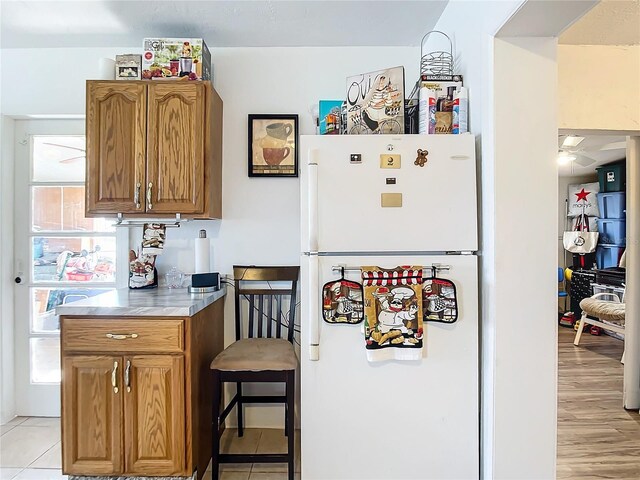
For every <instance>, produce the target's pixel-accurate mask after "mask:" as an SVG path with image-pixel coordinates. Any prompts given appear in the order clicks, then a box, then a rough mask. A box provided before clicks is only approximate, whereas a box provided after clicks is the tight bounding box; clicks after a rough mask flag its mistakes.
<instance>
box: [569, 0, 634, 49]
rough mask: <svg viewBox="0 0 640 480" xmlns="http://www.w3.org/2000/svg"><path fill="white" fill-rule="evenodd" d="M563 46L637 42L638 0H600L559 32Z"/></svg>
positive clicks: (631, 43)
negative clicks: (582, 15)
mask: <svg viewBox="0 0 640 480" xmlns="http://www.w3.org/2000/svg"><path fill="white" fill-rule="evenodd" d="M559 43H561V44H567V45H640V0H602V1H601V2H600V3H599V4H598V5H596V6H595V7H593V9H591V10H590V11H589V12H587V13H586V14H585V15H584V17H582V18H581V19H580V20H578V21H577V22H576V23H574V24H573V25H572V26H571V27H569V28H568V29H566V30H565V31H564V32H563V33H562V35H560V38H559Z"/></svg>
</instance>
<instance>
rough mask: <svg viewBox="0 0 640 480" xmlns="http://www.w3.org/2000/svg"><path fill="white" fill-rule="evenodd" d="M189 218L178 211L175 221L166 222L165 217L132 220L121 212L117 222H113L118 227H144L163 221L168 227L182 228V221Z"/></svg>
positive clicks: (186, 220)
mask: <svg viewBox="0 0 640 480" xmlns="http://www.w3.org/2000/svg"><path fill="white" fill-rule="evenodd" d="M188 221H189V219H188V218H182V217H181V216H180V214H179V213H176V218H175V220H174V221H173V223H165V222H166V220H165V219H159V220H158V219H156V220H137V221H131V220H125V219H124V217H123V215H122V214H121V213H119V214H118V219H117V220H116V223H114V224H113V226H114V227H116V228H118V227H127V228H129V227H142V226H144V225H146V224H147V223H162V224H164V226H165V227H166V228H180V224H181V223H182V222H188Z"/></svg>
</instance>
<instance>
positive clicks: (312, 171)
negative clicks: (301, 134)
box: [307, 148, 318, 252]
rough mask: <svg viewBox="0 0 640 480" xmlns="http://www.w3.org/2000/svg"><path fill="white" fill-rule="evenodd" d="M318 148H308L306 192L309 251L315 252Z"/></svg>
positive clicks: (316, 236)
mask: <svg viewBox="0 0 640 480" xmlns="http://www.w3.org/2000/svg"><path fill="white" fill-rule="evenodd" d="M317 158H318V149H317V148H310V149H309V188H308V191H307V194H308V195H309V198H308V203H307V204H308V206H309V212H308V213H309V215H308V221H309V225H308V226H307V227H308V232H309V245H307V247H308V251H309V252H317V251H318V163H317Z"/></svg>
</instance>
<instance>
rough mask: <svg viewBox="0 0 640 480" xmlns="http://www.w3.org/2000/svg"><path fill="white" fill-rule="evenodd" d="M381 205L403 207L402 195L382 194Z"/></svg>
mask: <svg viewBox="0 0 640 480" xmlns="http://www.w3.org/2000/svg"><path fill="white" fill-rule="evenodd" d="M380 204H381V206H382V207H401V206H402V194H401V193H382V194H381V196H380Z"/></svg>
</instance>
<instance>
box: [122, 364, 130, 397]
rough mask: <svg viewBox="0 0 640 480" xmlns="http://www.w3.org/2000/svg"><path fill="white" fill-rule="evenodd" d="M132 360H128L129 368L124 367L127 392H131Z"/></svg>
mask: <svg viewBox="0 0 640 480" xmlns="http://www.w3.org/2000/svg"><path fill="white" fill-rule="evenodd" d="M130 372H131V360H127V368H125V369H124V386H125V387H127V393H131V377H130Z"/></svg>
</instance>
